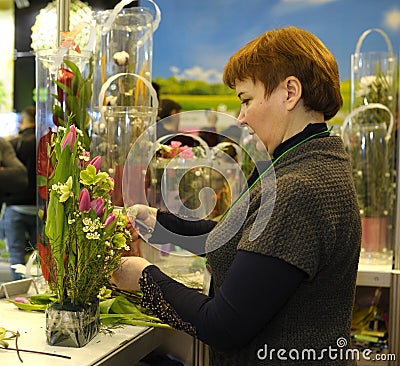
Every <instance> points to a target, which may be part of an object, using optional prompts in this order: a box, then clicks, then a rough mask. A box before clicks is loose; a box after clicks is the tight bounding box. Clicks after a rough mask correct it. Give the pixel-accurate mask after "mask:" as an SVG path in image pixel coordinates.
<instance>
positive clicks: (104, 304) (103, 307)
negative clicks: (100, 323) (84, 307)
mask: <svg viewBox="0 0 400 366" xmlns="http://www.w3.org/2000/svg"><path fill="white" fill-rule="evenodd" d="M114 301H115V298H112V299H107V300H103V301H100V314H108V313H109V312H110V308H111V306H112V304H113V303H114Z"/></svg>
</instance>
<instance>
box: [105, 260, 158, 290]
mask: <svg viewBox="0 0 400 366" xmlns="http://www.w3.org/2000/svg"><path fill="white" fill-rule="evenodd" d="M150 265H151V263H150V262H149V261H147V260H146V259H144V258H142V257H123V258H122V259H121V267H120V268H119V269H118V270H116V271H115V272H114V273H113V275H112V277H111V280H110V282H111V284H113V285H115V286H117V287H118V288H119V289H121V290H125V291H138V290H140V286H139V278H140V277H142V272H143V270H144V269H145V268H146V267H147V266H150Z"/></svg>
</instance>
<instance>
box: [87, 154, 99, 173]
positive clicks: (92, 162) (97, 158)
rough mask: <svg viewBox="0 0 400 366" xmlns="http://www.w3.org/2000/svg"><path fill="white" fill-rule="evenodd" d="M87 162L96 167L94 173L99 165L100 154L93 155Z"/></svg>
mask: <svg viewBox="0 0 400 366" xmlns="http://www.w3.org/2000/svg"><path fill="white" fill-rule="evenodd" d="M89 164H90V165H93V166H94V167H95V168H96V173H98V172H99V170H100V167H101V156H95V157H94V158H93V159H92V160H90V161H89ZM89 164H88V165H89Z"/></svg>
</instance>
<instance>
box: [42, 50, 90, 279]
mask: <svg viewBox="0 0 400 366" xmlns="http://www.w3.org/2000/svg"><path fill="white" fill-rule="evenodd" d="M92 63H93V57H92V53H91V52H89V51H82V52H81V53H78V52H76V51H74V50H70V49H68V50H58V49H50V50H40V51H38V52H37V53H36V141H37V154H36V159H37V187H38V200H37V204H38V216H39V218H38V230H37V232H38V234H37V237H38V249H39V254H40V257H41V261H42V263H41V264H42V271H43V274H44V276H45V278H46V280H48V278H49V275H50V272H51V271H50V269H51V268H50V267H51V261H50V257H51V255H50V253H49V252H48V248H46V246H47V239H46V237H45V235H44V231H43V223H44V221H45V220H46V215H47V212H46V210H47V204H48V178H49V176H50V175H51V173H52V172H53V166H52V163H51V160H50V158H49V151H50V144H51V141H52V137H53V134H55V133H57V130H58V128H59V127H60V126H61V127H62V126H65V125H66V123H67V121H69V123H71V124H75V125H76V127H77V128H79V129H80V130H81V131H82V132H83V133H84V135H85V139H84V141H85V147H86V148H87V149H89V135H88V127H89V124H90V116H89V110H90V107H91V102H92V86H93V78H92V76H93V73H92V71H93V64H92Z"/></svg>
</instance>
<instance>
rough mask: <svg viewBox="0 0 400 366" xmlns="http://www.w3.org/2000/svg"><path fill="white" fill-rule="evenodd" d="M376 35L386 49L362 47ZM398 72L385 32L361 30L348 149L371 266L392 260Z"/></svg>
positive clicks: (353, 63)
mask: <svg viewBox="0 0 400 366" xmlns="http://www.w3.org/2000/svg"><path fill="white" fill-rule="evenodd" d="M372 33H377V34H378V35H380V36H382V38H383V40H384V41H385V43H386V47H387V50H386V51H370V52H362V51H361V48H362V46H363V44H364V42H365V40H366V38H367V37H368V36H369V35H370V34H372ZM396 70H397V58H396V57H395V56H394V54H393V47H392V43H391V41H390V39H389V37H388V36H387V34H386V33H385V32H384V31H383V30H381V29H378V28H372V29H368V30H366V31H365V32H363V33H362V34H361V36H360V37H359V39H358V42H357V44H356V47H355V52H354V54H352V55H351V113H350V115H349V116H348V117H347V118H346V120H345V125H347V124H348V126H346V128H348V129H349V130H348V133H349V136H350V138H351V139H352V140H353V141H349V149H350V153H351V156H352V165H353V171H354V180H355V183H356V189H357V194H358V197H359V204H360V209H361V215H362V234H363V238H362V252H361V258H360V261H361V262H363V263H369V264H374V263H376V264H390V263H391V262H392V249H391V248H392V247H393V244H394V243H393V238H394V235H393V233H394V231H393V227H394V223H395V222H394V207H395V191H394V184H395V179H396V172H395V155H396V151H395V130H394V128H393V125H394V118H393V116H394V115H395V113H396V112H395V111H396V98H397V97H396V72H397V71H396ZM353 144H355V146H354V147H353V148H352V145H353ZM357 149H358V151H357Z"/></svg>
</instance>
